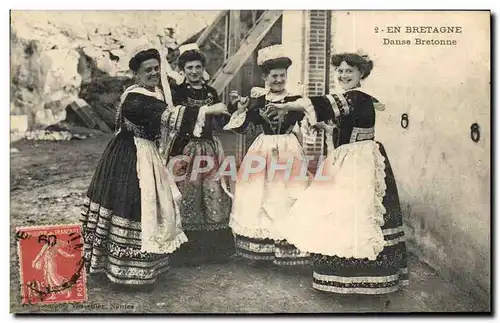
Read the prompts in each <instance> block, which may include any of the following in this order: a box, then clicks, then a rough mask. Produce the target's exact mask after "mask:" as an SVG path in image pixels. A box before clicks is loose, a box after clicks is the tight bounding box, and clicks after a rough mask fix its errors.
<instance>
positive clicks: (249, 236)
mask: <svg viewBox="0 0 500 323" xmlns="http://www.w3.org/2000/svg"><path fill="white" fill-rule="evenodd" d="M298 98H300V96H295V95H289V94H287V93H284V94H282V95H274V94H273V93H271V92H269V93H268V94H264V95H255V97H252V98H251V101H250V103H249V107H248V111H247V112H246V113H245V114H239V113H238V112H234V113H233V117H232V118H231V121H230V122H229V123H228V125H226V127H225V129H227V130H232V131H235V132H237V133H248V131H251V132H255V133H258V134H259V135H258V136H257V138H256V139H255V140H254V141H253V143H252V145H251V146H250V147H249V149H248V151H247V154H246V156H245V158H248V157H249V156H253V155H257V156H260V157H263V158H265V159H266V160H268V159H269V158H274V157H276V158H279V156H280V155H281V156H283V157H284V156H290V157H291V156H293V158H294V166H293V167H295V166H296V165H301V164H302V162H303V160H304V153H303V150H302V147H301V144H300V142H299V140H298V139H297V137H296V135H295V134H294V132H293V130H294V127H295V126H296V125H297V124H298V123H299V122H300V121H301V120H302V119H303V118H304V116H305V114H304V113H303V112H289V113H287V114H286V115H285V116H283V118H282V119H279V118H271V119H269V118H267V117H265V116H263V115H265V114H264V111H265V110H266V105H267V104H268V103H269V102H275V103H276V102H280V103H284V102H290V101H295V100H297V99H298ZM232 110H235V108H234V107H233V108H232ZM245 158H244V159H245ZM295 161H297V162H295ZM242 165H244V163H243V164H242ZM269 166H270V165H266V169H265V171H266V172H267V171H268V168H269ZM293 167H292V168H293ZM241 171H242V167H240V170H239V172H240V174H241ZM291 172H292V173H295V172H294V170H292V171H291ZM238 178H239V180H238V181H237V182H236V190H235V201H234V203H233V208H232V213H231V219H230V226H231V228H232V230H233V232H234V234H235V236H236V239H235V241H236V251H237V254H238V255H239V256H242V257H243V258H246V259H250V260H254V261H260V262H270V263H273V264H275V265H281V266H291V265H306V264H308V263H309V262H310V256H309V254H307V253H305V252H301V251H300V250H298V249H297V248H296V247H295V246H294V245H292V244H290V243H288V242H287V241H286V239H285V238H284V237H283V236H282V235H281V234H280V230H279V228H278V227H277V224H276V222H277V221H278V219H279V218H281V217H283V216H286V215H287V213H288V210H289V208H290V206H291V205H292V204H293V201H294V200H295V199H296V198H297V196H299V195H300V193H301V192H303V191H304V190H305V189H306V187H307V182H294V181H293V180H288V181H286V180H281V179H280V180H273V179H270V178H269V177H266V176H262V177H259V176H257V177H253V178H251V179H250V180H242V179H241V178H242V177H240V176H238ZM250 197H251V198H250Z"/></svg>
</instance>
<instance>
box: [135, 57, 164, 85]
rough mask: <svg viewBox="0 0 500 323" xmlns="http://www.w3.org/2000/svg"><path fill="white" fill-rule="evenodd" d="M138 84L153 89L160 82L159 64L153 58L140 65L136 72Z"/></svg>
mask: <svg viewBox="0 0 500 323" xmlns="http://www.w3.org/2000/svg"><path fill="white" fill-rule="evenodd" d="M137 78H138V79H139V82H140V83H141V84H143V85H145V86H147V87H155V86H157V85H158V83H159V82H160V64H159V63H158V60H156V59H155V58H151V59H148V60H147V61H144V62H142V63H141V66H140V67H139V69H138V70H137Z"/></svg>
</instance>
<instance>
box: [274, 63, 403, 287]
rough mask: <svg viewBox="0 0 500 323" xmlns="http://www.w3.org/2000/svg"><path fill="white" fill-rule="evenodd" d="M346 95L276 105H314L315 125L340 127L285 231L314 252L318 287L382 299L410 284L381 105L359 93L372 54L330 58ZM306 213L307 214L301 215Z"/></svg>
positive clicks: (293, 108)
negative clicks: (378, 120) (379, 136)
mask: <svg viewBox="0 0 500 323" xmlns="http://www.w3.org/2000/svg"><path fill="white" fill-rule="evenodd" d="M332 65H333V66H334V67H335V68H336V72H337V75H338V82H339V84H340V86H341V87H342V89H343V91H340V92H338V93H333V94H329V95H325V96H318V97H310V98H303V99H299V100H297V101H296V102H293V103H290V104H284V105H275V106H274V108H275V109H278V110H283V109H284V110H285V111H303V110H304V109H306V110H307V109H310V108H311V107H313V108H314V110H315V111H316V114H317V121H320V122H321V121H328V120H332V121H334V122H335V124H336V126H337V128H338V129H339V133H338V138H337V142H336V143H335V145H336V148H335V149H334V150H333V151H331V152H330V153H329V154H328V157H327V159H326V160H325V162H324V165H323V170H322V175H323V176H324V177H326V178H322V179H320V178H316V179H315V180H314V181H313V182H312V183H311V186H310V187H309V188H308V189H307V191H306V192H305V193H304V194H303V195H302V196H301V197H300V198H299V199H298V200H297V202H296V203H295V205H294V206H293V207H292V209H291V211H290V213H289V215H288V216H287V217H285V218H283V221H282V222H280V225H279V228H280V229H281V230H282V231H281V232H282V234H283V235H284V236H285V237H286V238H287V240H288V241H289V242H290V243H293V244H295V245H296V246H297V247H298V248H300V249H301V250H304V251H307V252H310V253H311V254H312V255H313V268H314V269H313V287H314V288H315V289H318V290H321V291H326V292H332V293H341V294H384V293H390V292H395V291H397V290H399V289H400V288H401V287H402V286H404V285H406V284H408V271H407V258H406V257H407V256H406V245H405V242H404V239H403V238H404V232H403V228H402V225H403V219H402V214H401V208H400V204H399V197H398V191H397V187H396V181H395V179H394V174H393V172H392V169H391V165H390V163H389V159H388V158H387V154H386V152H385V149H384V146H383V145H382V144H381V143H379V142H377V141H375V140H374V137H375V132H374V126H375V109H376V108H377V107H381V104H380V103H379V102H378V101H377V100H376V99H375V98H374V97H372V96H371V95H369V94H367V93H366V92H364V91H363V90H362V89H361V88H360V81H361V80H363V79H365V78H366V77H368V75H370V72H371V70H372V68H373V62H372V61H371V60H370V59H369V58H368V56H366V55H361V54H357V53H347V54H338V55H334V56H333V57H332ZM304 214H307V215H308V216H306V217H304V216H303V215H304Z"/></svg>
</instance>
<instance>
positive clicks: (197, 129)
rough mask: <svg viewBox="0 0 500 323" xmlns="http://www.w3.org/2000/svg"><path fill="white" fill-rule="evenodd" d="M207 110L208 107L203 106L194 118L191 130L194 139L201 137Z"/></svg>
mask: <svg viewBox="0 0 500 323" xmlns="http://www.w3.org/2000/svg"><path fill="white" fill-rule="evenodd" d="M207 110H208V106H206V105H204V106H202V107H201V108H200V111H199V112H198V117H197V118H196V123H195V124H194V129H193V135H194V136H195V137H200V136H201V131H202V130H203V127H204V126H205V119H206V113H207Z"/></svg>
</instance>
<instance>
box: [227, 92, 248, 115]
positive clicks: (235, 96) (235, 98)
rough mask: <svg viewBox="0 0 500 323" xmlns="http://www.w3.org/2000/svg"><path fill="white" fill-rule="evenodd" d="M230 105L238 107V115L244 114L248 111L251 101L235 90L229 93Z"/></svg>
mask: <svg viewBox="0 0 500 323" xmlns="http://www.w3.org/2000/svg"><path fill="white" fill-rule="evenodd" d="M229 103H230V104H231V105H232V106H234V105H237V111H238V113H243V112H245V111H246V110H247V109H248V105H249V104H250V100H249V99H248V98H247V97H244V96H241V95H240V94H239V93H238V91H236V90H233V91H231V92H229Z"/></svg>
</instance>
